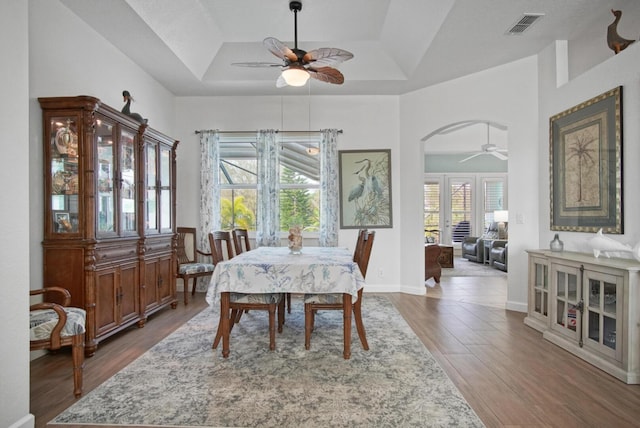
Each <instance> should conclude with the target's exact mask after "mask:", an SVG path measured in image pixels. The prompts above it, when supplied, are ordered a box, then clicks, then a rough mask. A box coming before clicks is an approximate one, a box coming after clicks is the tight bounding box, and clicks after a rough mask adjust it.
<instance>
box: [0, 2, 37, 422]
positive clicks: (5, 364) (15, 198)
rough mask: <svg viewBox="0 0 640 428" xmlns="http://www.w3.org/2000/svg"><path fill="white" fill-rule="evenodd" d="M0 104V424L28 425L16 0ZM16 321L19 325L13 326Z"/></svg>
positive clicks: (8, 8)
mask: <svg viewBox="0 0 640 428" xmlns="http://www.w3.org/2000/svg"><path fill="white" fill-rule="evenodd" d="M0 9H1V10H2V13H0V55H1V56H2V58H4V59H3V61H2V66H0V88H1V92H2V96H3V98H4V102H3V103H2V104H0V129H2V132H3V134H4V141H3V142H2V168H0V181H1V182H2V183H4V184H5V186H4V189H5V197H4V204H3V209H2V210H0V224H1V225H2V226H0V242H2V243H3V245H2V246H1V247H0V271H1V272H2V276H3V281H2V286H1V287H0V301H2V302H3V303H4V304H3V308H2V311H0V325H2V326H4V327H3V328H2V329H1V331H2V332H1V333H0V342H1V343H2V351H0V356H1V359H2V364H0V426H3V427H14V428H27V427H33V425H34V419H33V415H30V414H29V330H28V329H27V325H28V323H29V318H28V312H27V308H28V306H29V230H30V225H29V190H30V180H31V179H36V180H38V179H39V178H40V175H35V177H34V175H33V174H30V171H29V169H28V168H27V167H26V166H27V164H28V162H29V160H28V159H29V103H28V99H29V98H28V95H29V80H28V76H29V58H28V52H29V46H28V42H29V38H28V31H27V29H28V24H27V23H28V7H27V3H26V2H23V1H20V0H1V1H0ZM20 326H22V327H23V328H19V327H20Z"/></svg>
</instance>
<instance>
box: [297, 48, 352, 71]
mask: <svg viewBox="0 0 640 428" xmlns="http://www.w3.org/2000/svg"><path fill="white" fill-rule="evenodd" d="M351 58H353V54H352V53H351V52H347V51H345V50H344V49H338V48H320V49H314V50H311V51H309V52H307V53H306V54H305V55H304V56H303V57H302V62H303V63H305V64H307V63H309V64H311V65H312V66H313V67H314V68H319V67H331V66H334V65H337V64H340V63H341V62H344V61H347V60H350V59H351Z"/></svg>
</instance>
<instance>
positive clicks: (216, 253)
mask: <svg viewBox="0 0 640 428" xmlns="http://www.w3.org/2000/svg"><path fill="white" fill-rule="evenodd" d="M231 236H232V234H231V232H227V231H217V232H212V233H210V234H209V242H210V246H211V252H212V253H213V260H214V262H215V263H219V262H221V261H224V260H225V254H226V255H227V260H228V259H231V258H233V250H232V246H231V241H232V237H231ZM250 310H251V311H252V310H264V311H267V312H268V313H269V349H270V350H271V351H273V350H275V349H276V312H277V317H278V327H277V329H278V333H282V325H283V324H284V297H283V295H282V293H265V294H253V293H251V294H245V293H229V313H228V314H223V313H222V311H221V312H220V322H219V323H218V331H217V332H216V337H215V339H214V341H213V345H212V348H213V349H216V348H217V347H218V344H219V343H220V339H221V338H222V331H221V330H220V326H221V325H222V319H223V317H225V316H226V317H228V318H229V333H231V330H233V326H234V325H235V324H237V323H238V322H240V318H241V317H242V314H243V313H244V312H249V311H250Z"/></svg>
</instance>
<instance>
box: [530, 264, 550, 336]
mask: <svg viewBox="0 0 640 428" xmlns="http://www.w3.org/2000/svg"><path fill="white" fill-rule="evenodd" d="M529 284H530V285H529V302H528V308H529V309H528V315H527V317H526V318H525V319H524V322H525V324H527V325H528V326H530V327H533V328H535V329H536V330H538V331H544V330H545V329H547V328H548V326H549V291H550V290H549V261H548V260H547V259H546V258H544V257H538V256H535V255H532V256H530V257H529Z"/></svg>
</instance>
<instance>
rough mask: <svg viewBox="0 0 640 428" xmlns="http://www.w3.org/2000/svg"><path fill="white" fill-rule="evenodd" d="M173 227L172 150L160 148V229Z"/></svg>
mask: <svg viewBox="0 0 640 428" xmlns="http://www.w3.org/2000/svg"><path fill="white" fill-rule="evenodd" d="M171 227H172V224H171V150H170V149H169V148H167V147H164V146H160V229H162V230H164V231H166V230H170V229H171Z"/></svg>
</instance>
